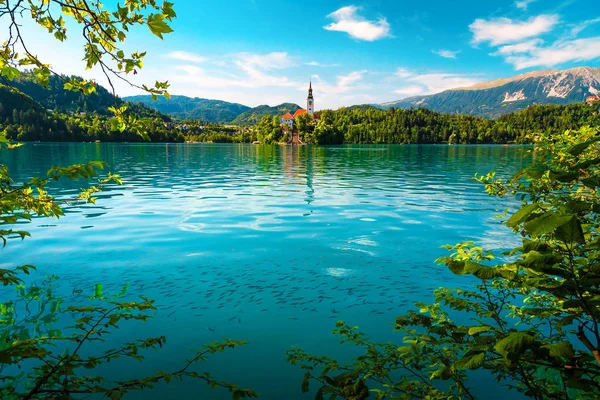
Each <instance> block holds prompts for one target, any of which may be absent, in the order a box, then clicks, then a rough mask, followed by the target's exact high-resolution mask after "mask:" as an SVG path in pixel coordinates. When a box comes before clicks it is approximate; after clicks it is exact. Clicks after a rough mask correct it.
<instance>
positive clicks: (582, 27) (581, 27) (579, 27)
mask: <svg viewBox="0 0 600 400" xmlns="http://www.w3.org/2000/svg"><path fill="white" fill-rule="evenodd" d="M598 22H600V18H594V19H590V20H587V21H583V22H582V23H580V24H577V25H575V26H574V27H573V28H572V29H571V35H570V36H569V38H575V37H577V35H579V34H580V33H581V32H582V31H583V30H585V29H586V28H587V27H589V26H590V25H593V24H596V23H598Z"/></svg>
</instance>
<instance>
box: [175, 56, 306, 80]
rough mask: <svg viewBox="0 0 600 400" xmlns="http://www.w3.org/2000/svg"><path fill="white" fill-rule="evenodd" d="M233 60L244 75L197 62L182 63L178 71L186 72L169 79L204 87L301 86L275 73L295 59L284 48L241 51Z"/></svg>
mask: <svg viewBox="0 0 600 400" xmlns="http://www.w3.org/2000/svg"><path fill="white" fill-rule="evenodd" d="M232 64H233V65H234V66H235V67H237V70H238V72H241V73H242V74H241V75H236V74H231V73H225V72H224V71H222V70H219V71H218V72H215V71H213V72H211V73H207V72H206V71H205V70H204V69H201V68H199V67H197V66H195V65H178V66H176V67H175V68H174V69H175V71H181V72H183V73H184V74H176V75H174V76H171V77H170V79H169V81H171V82H173V83H175V82H177V83H188V84H194V85H195V86H197V87H201V88H245V89H258V88H265V87H285V88H291V87H298V86H299V83H298V82H294V81H292V80H290V79H289V78H288V77H286V76H278V75H273V73H272V71H274V70H282V69H285V68H289V67H291V66H293V65H295V64H294V61H293V60H292V59H291V57H289V55H288V54H287V53H284V52H273V53H268V54H254V53H239V54H235V55H233V60H232Z"/></svg>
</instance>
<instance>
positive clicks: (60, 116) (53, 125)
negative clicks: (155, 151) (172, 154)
mask: <svg viewBox="0 0 600 400" xmlns="http://www.w3.org/2000/svg"><path fill="white" fill-rule="evenodd" d="M65 78H67V77H64V76H63V77H57V76H51V77H50V81H49V85H48V87H47V88H45V87H43V86H41V85H39V84H38V83H36V82H35V81H34V80H33V79H32V77H31V75H30V74H29V73H27V72H25V73H22V74H21V76H19V77H18V78H17V79H16V80H15V81H12V82H11V85H12V86H13V87H14V89H10V88H9V87H7V86H6V85H2V84H0V127H1V129H2V130H3V131H4V132H5V134H6V135H7V137H8V138H9V139H11V140H19V141H36V140H42V141H93V140H102V141H141V140H142V139H141V137H139V136H138V135H137V134H136V133H134V132H128V131H127V130H125V131H122V132H121V131H111V130H110V129H109V128H108V127H109V124H108V119H109V118H110V113H109V111H108V107H110V106H114V105H115V103H117V104H123V100H122V99H120V98H118V97H117V98H114V97H113V96H112V95H111V94H110V93H109V92H108V91H107V90H106V89H105V88H103V87H102V86H100V85H98V86H97V87H96V93H94V94H91V95H90V96H84V95H83V94H81V93H79V92H73V91H69V90H65V89H64V88H63V83H64V80H63V79H65ZM69 78H70V77H69ZM127 113H128V114H129V115H131V116H134V117H135V118H137V119H141V118H145V119H147V120H148V121H149V124H148V128H147V133H148V135H149V137H150V139H151V140H152V141H182V140H183V135H182V134H181V132H180V131H178V130H176V129H173V128H168V127H167V126H165V124H164V122H170V121H171V118H170V117H169V116H168V115H166V114H162V113H160V112H159V111H156V110H154V109H152V108H149V107H146V106H144V105H143V104H133V103H128V109H127Z"/></svg>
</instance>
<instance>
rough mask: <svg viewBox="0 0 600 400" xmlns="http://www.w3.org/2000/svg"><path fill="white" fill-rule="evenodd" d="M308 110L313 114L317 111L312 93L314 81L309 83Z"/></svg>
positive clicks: (309, 113)
mask: <svg viewBox="0 0 600 400" xmlns="http://www.w3.org/2000/svg"><path fill="white" fill-rule="evenodd" d="M306 112H307V113H308V115H310V116H312V115H313V114H314V113H315V99H314V98H313V94H312V81H311V82H310V83H309V85H308V98H307V99H306Z"/></svg>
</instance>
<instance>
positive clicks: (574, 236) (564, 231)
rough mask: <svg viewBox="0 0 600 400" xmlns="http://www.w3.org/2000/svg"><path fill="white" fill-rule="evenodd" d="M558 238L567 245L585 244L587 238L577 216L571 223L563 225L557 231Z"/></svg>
mask: <svg viewBox="0 0 600 400" xmlns="http://www.w3.org/2000/svg"><path fill="white" fill-rule="evenodd" d="M556 237H557V238H559V239H560V240H562V241H563V242H565V243H579V244H585V236H584V234H583V229H582V228H581V223H580V222H579V219H578V218H577V217H575V216H573V217H571V219H570V220H569V222H567V223H566V224H563V225H561V226H560V227H559V228H558V229H557V230H556Z"/></svg>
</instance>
